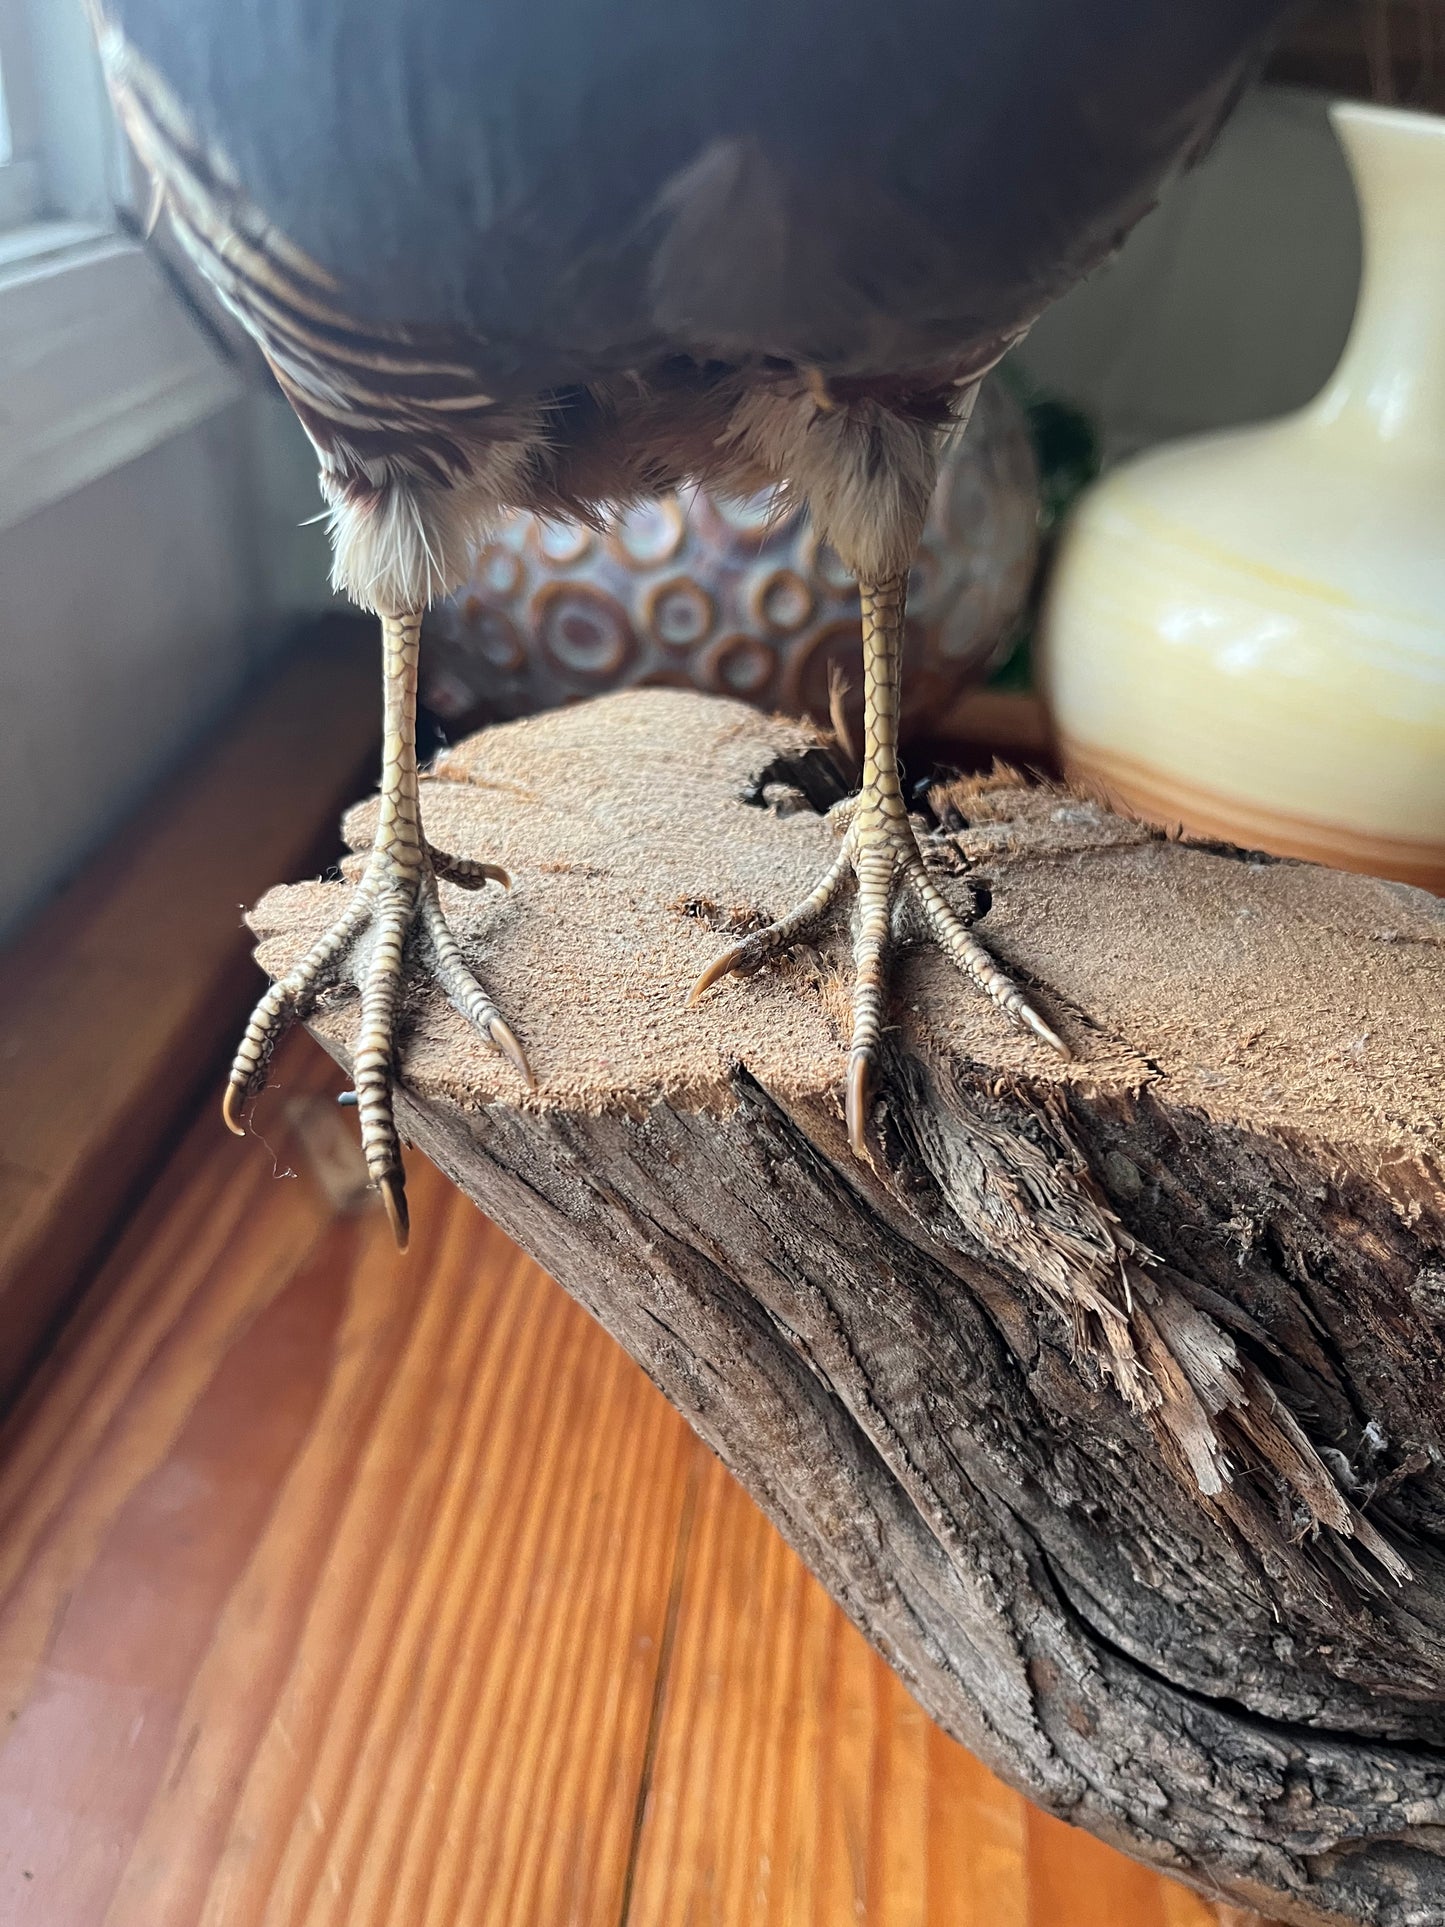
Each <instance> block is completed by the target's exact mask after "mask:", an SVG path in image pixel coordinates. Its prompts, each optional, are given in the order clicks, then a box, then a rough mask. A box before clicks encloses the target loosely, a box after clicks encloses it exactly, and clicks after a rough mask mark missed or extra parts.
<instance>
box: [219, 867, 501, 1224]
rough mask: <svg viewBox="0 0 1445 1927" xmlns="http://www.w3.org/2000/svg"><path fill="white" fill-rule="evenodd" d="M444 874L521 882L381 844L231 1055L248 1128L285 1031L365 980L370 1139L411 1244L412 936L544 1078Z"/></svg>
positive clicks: (379, 1181)
mask: <svg viewBox="0 0 1445 1927" xmlns="http://www.w3.org/2000/svg"><path fill="white" fill-rule="evenodd" d="M438 879H444V880H445V881H447V882H450V883H455V884H457V885H458V886H459V887H460V888H462V889H464V890H481V889H485V887H486V886H487V884H488V883H500V884H501V885H502V886H503V887H504V888H509V887H510V883H511V879H510V878H509V877H508V875H507V873H506V871H505V870H502V869H499V868H498V867H497V865H496V864H493V863H478V862H474V861H473V860H472V859H471V858H469V857H453V856H447V855H445V854H444V853H443V852H442V851H439V850H434V849H432V848H431V847H430V845H425V846H423V848H422V850H421V853H420V859H419V860H418V853H417V850H416V847H415V845H412V846H410V847H407V848H405V849H403V850H402V851H400V852H398V851H397V850H396V849H381V848H377V849H374V850H373V851H372V853H371V856H370V857H369V859H368V861H367V866H366V870H365V872H364V874H363V875H362V878H361V881H360V883H359V884H358V885H357V888H356V893H355V895H354V896H353V897H352V899H351V901H350V903H349V904H348V905H347V907H346V909H345V910H344V911H343V913H342V914H341V916H340V917H339V918H338V919H337V921H336V922H335V923H334V924H332V926H331V928H330V929H329V930H328V931H327V932H326V933H325V935H324V936H322V937H320V938H318V940H317V941H316V942H315V943H314V944H313V945H312V947H311V949H310V950H309V951H308V952H307V953H306V955H305V956H304V957H303V958H302V959H301V961H300V963H298V964H297V965H296V966H295V968H294V969H292V970H289V971H288V972H287V973H286V975H285V976H284V977H278V978H277V980H276V982H275V983H273V984H272V985H271V988H270V989H269V990H268V991H267V992H266V994H265V996H264V997H263V998H262V999H261V1001H260V1003H259V1004H257V1006H256V1008H255V1011H254V1012H253V1013H252V1016H251V1021H250V1023H249V1024H248V1025H247V1027H246V1034H245V1036H244V1037H243V1038H242V1040H241V1045H240V1048H239V1050H238V1051H237V1052H236V1056H235V1060H234V1062H233V1063H232V1065H231V1074H230V1079H229V1081H228V1083H227V1085H226V1095H225V1099H224V1102H223V1107H222V1108H223V1112H224V1115H225V1120H226V1123H227V1124H228V1125H229V1127H230V1128H231V1130H233V1131H234V1132H235V1133H236V1135H237V1136H238V1137H240V1136H244V1134H245V1126H244V1123H243V1121H242V1115H241V1114H242V1109H243V1107H244V1105H245V1103H246V1100H247V1098H248V1097H249V1096H250V1095H251V1093H252V1092H253V1091H254V1090H255V1089H256V1088H257V1087H258V1085H259V1084H260V1082H261V1079H262V1078H263V1076H264V1075H265V1070H266V1065H267V1063H268V1062H269V1060H270V1057H271V1053H272V1052H273V1051H274V1050H275V1048H276V1046H277V1044H278V1043H279V1042H280V1040H281V1038H282V1037H283V1035H284V1034H285V1032H286V1031H287V1030H288V1029H289V1028H290V1027H291V1025H292V1024H294V1023H299V1022H301V1021H302V1020H304V1019H305V1018H306V1017H307V1016H308V1015H309V1014H310V1012H311V1011H312V1010H313V1009H314V1007H315V1005H316V1003H317V1000H318V999H319V998H320V997H321V996H322V994H323V993H324V992H325V991H327V990H330V989H331V988H333V987H334V986H335V985H336V984H338V983H341V982H346V983H350V984H351V985H353V986H354V987H355V989H357V990H358V991H359V992H360V993H361V1020H360V1026H359V1029H358V1031H357V1036H356V1042H355V1046H354V1049H353V1072H352V1075H353V1080H354V1083H355V1087H356V1089H355V1101H356V1107H357V1110H358V1112H359V1114H360V1119H361V1148H362V1151H363V1153H364V1155H365V1158H366V1166H367V1170H368V1172H369V1173H370V1176H371V1181H372V1183H373V1184H375V1185H376V1187H377V1189H378V1190H379V1191H380V1193H381V1198H382V1202H383V1203H384V1204H385V1206H386V1213H387V1216H388V1218H390V1220H391V1227H392V1230H393V1232H394V1233H395V1235H396V1241H397V1245H398V1246H399V1248H400V1249H401V1250H403V1251H404V1250H405V1249H406V1243H407V1235H408V1228H409V1220H408V1216H407V1206H406V1178H405V1173H404V1171H403V1168H402V1160H401V1141H400V1139H399V1137H398V1135H397V1130H396V1120H395V1117H394V1115H393V1107H392V1093H393V1087H394V1084H395V1077H396V1054H397V1052H396V1028H397V1010H398V1005H399V1003H400V999H401V986H402V979H403V959H404V954H405V950H406V945H407V942H408V939H409V938H411V937H412V936H416V937H417V938H419V939H420V942H421V946H422V949H423V951H424V953H425V955H426V961H427V964H428V967H429V968H430V971H431V974H432V976H433V977H435V979H436V980H437V982H438V983H439V984H440V985H441V987H442V989H443V990H444V991H445V992H446V994H447V997H448V999H449V1000H450V1002H451V1003H452V1005H453V1006H454V1007H455V1008H456V1009H457V1010H459V1011H460V1012H461V1013H462V1015H463V1016H464V1017H468V1018H470V1019H471V1021H472V1023H473V1024H474V1025H475V1026H476V1028H477V1029H478V1030H479V1031H480V1032H481V1034H482V1035H483V1036H484V1037H485V1038H487V1039H488V1040H489V1041H490V1042H491V1043H492V1044H493V1045H494V1046H495V1048H496V1049H497V1050H499V1051H500V1052H501V1053H502V1055H503V1056H504V1057H506V1058H508V1059H509V1060H510V1061H511V1063H513V1064H514V1065H515V1066H516V1068H517V1070H518V1071H519V1073H520V1074H521V1076H522V1077H523V1078H525V1080H526V1082H527V1083H528V1085H530V1084H531V1083H532V1081H533V1079H532V1072H531V1068H530V1066H529V1065H528V1063H527V1059H526V1056H525V1054H524V1053H523V1050H522V1047H521V1045H520V1044H519V1043H518V1042H517V1039H516V1037H515V1036H514V1035H513V1033H512V1031H511V1029H510V1028H509V1026H508V1025H507V1024H506V1022H505V1021H504V1019H503V1017H502V1014H501V1012H500V1011H499V1010H498V1009H497V1007H496V1005H495V1004H494V1003H493V1002H492V1000H491V998H490V997H489V996H488V995H487V993H486V991H485V990H484V989H483V988H482V986H481V984H480V983H479V982H478V981H477V979H476V977H475V976H473V974H472V972H471V970H470V969H469V968H468V966H467V964H466V961H465V960H464V958H463V956H462V951H461V946H460V944H459V943H458V942H457V940H456V937H455V936H454V935H453V933H452V930H451V926H450V925H449V924H448V922H447V920H446V917H445V915H444V914H443V912H442V907H441V901H440V898H439V896H438V893H437V882H438Z"/></svg>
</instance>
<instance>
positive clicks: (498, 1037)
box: [487, 1017, 537, 1091]
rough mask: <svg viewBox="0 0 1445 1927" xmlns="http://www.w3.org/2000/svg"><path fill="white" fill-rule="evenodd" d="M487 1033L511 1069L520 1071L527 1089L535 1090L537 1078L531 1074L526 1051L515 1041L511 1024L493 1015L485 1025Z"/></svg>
mask: <svg viewBox="0 0 1445 1927" xmlns="http://www.w3.org/2000/svg"><path fill="white" fill-rule="evenodd" d="M487 1035H488V1037H490V1038H491V1040H492V1042H493V1043H494V1044H495V1045H496V1047H497V1049H498V1050H499V1051H500V1052H501V1053H502V1055H503V1057H505V1058H506V1060H507V1062H508V1063H509V1064H510V1065H512V1067H513V1069H514V1070H516V1071H518V1072H519V1073H520V1075H521V1077H522V1080H523V1082H524V1083H525V1084H526V1086H527V1089H528V1090H529V1091H535V1090H536V1088H537V1080H536V1078H535V1077H534V1076H533V1075H532V1066H531V1065H530V1064H529V1063H528V1062H527V1053H526V1052H525V1051H524V1050H523V1049H522V1046H521V1045H520V1044H519V1043H518V1042H517V1037H516V1033H515V1032H514V1031H513V1030H512V1028H511V1026H510V1025H508V1024H505V1023H503V1021H502V1019H501V1018H500V1017H493V1018H492V1020H491V1022H490V1023H489V1024H488V1025H487Z"/></svg>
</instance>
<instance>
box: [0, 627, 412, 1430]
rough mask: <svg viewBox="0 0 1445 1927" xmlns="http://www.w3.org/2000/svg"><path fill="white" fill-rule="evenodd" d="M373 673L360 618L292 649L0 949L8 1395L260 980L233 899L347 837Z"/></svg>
mask: <svg viewBox="0 0 1445 1927" xmlns="http://www.w3.org/2000/svg"><path fill="white" fill-rule="evenodd" d="M362 633H363V634H365V633H366V631H365V629H363V630H362ZM376 683H377V676H376V660H375V653H374V650H373V648H372V647H371V646H370V644H369V640H368V642H367V643H365V644H363V643H361V642H360V641H358V638H357V633H356V629H355V628H353V627H352V625H349V624H348V625H341V626H338V627H337V629H336V630H334V631H333V632H330V633H328V634H326V635H323V636H321V637H319V638H318V640H317V641H316V642H315V644H314V645H312V646H308V647H306V648H304V649H303V650H301V651H300V652H298V653H297V654H296V655H294V656H292V657H291V658H289V659H288V660H287V661H286V662H285V664H284V665H283V666H282V668H281V669H280V670H279V671H278V672H277V673H276V674H275V675H274V676H273V677H272V678H271V679H270V680H269V681H268V682H267V684H266V685H265V686H264V687H263V688H262V689H261V690H260V691H259V693H258V694H257V695H256V696H255V697H254V698H253V699H252V700H251V701H250V702H249V703H248V704H247V705H246V706H245V707H244V708H243V710H242V711H241V712H240V714H239V715H238V716H237V717H235V718H234V719H233V720H232V721H231V722H229V723H228V724H226V725H225V726H224V727H223V728H222V730H221V732H220V734H219V735H218V736H216V737H215V738H214V739H213V740H211V741H210V742H208V743H207V744H206V745H204V747H203V748H202V749H201V750H200V751H199V752H198V754H197V757H196V759H195V761H194V762H193V764H191V765H190V766H189V767H188V768H187V769H186V770H184V771H183V772H182V773H181V774H180V775H179V776H178V777H177V778H176V779H175V780H174V781H172V782H171V783H169V784H167V785H166V786H165V787H164V788H163V790H162V791H161V792H160V794H159V795H157V796H156V797H155V798H154V799H153V800H152V801H151V802H150V803H149V804H147V805H146V806H145V808H144V809H143V810H142V811H141V812H140V813H139V815H138V816H137V817H136V818H135V819H134V821H132V822H131V823H129V824H128V825H127V826H126V827H125V829H124V830H123V831H122V832H121V833H120V835H119V836H118V837H117V838H116V839H115V841H114V842H112V843H111V844H110V845H109V846H108V847H107V848H106V849H105V850H104V851H102V853H101V854H100V856H99V857H97V858H96V859H95V861H94V862H92V863H91V864H89V865H87V866H86V868H85V869H84V870H83V871H82V872H81V873H80V874H79V875H78V876H77V877H76V879H75V880H74V882H73V883H72V884H71V885H70V886H69V887H68V888H67V889H66V890H65V891H64V892H63V893H62V894H61V896H60V897H59V898H57V900H56V901H55V902H54V903H53V904H52V905H51V906H50V907H49V908H48V909H47V910H46V911H45V912H44V913H43V914H42V915H41V916H40V917H39V918H38V919H37V920H36V921H35V922H34V924H32V925H31V926H30V928H29V929H28V930H27V931H26V933H25V934H24V935H23V936H22V938H21V939H20V940H19V941H18V942H17V943H16V944H15V945H14V946H12V947H11V948H10V949H9V950H8V951H7V952H6V953H5V954H4V955H3V956H0V1117H3V1118H4V1121H5V1136H4V1143H5V1148H4V1150H3V1152H0V1404H3V1402H4V1400H5V1399H6V1398H7V1397H8V1396H10V1395H11V1394H12V1393H13V1391H14V1389H15V1387H16V1386H17V1384H18V1383H19V1382H20V1380H21V1379H22V1377H23V1374H24V1372H25V1369H26V1366H27V1364H28V1363H29V1362H30V1360H31V1359H32V1358H33V1356H34V1354H35V1351H36V1347H37V1345H38V1344H39V1343H40V1341H41V1339H42V1338H43V1336H44V1334H45V1333H46V1331H47V1329H48V1328H49V1327H50V1325H51V1323H52V1321H53V1320H54V1318H55V1317H56V1315H57V1313H58V1311H59V1310H60V1309H61V1308H62V1307H63V1306H64V1305H65V1304H66V1303H67V1302H68V1300H69V1299H70V1297H71V1296H72V1294H73V1292H74V1290H75V1288H76V1286H77V1283H78V1282H79V1280H80V1278H81V1277H82V1274H83V1272H84V1270H85V1267H86V1265H87V1263H88V1262H89V1261H90V1259H91V1257H92V1255H93V1254H94V1253H95V1252H96V1250H97V1249H98V1248H99V1246H100V1244H101V1242H102V1240H103V1239H104V1237H105V1234H106V1232H107V1230H108V1229H109V1227H110V1226H111V1224H112V1223H113V1222H114V1220H115V1217H116V1214H117V1212H118V1211H119V1210H120V1208H121V1207H122V1205H123V1203H124V1201H125V1200H126V1198H127V1196H128V1195H129V1193H130V1192H131V1190H132V1188H133V1187H134V1185H135V1184H136V1182H137V1180H138V1178H139V1177H140V1176H141V1174H142V1173H143V1172H144V1171H145V1170H146V1168H147V1166H148V1164H149V1163H150V1161H151V1159H152V1158H153V1156H154V1154H155V1151H156V1149H157V1146H158V1145H159V1144H160V1143H161V1142H162V1141H163V1140H164V1139H165V1137H166V1134H167V1133H168V1132H169V1131H170V1130H171V1129H172V1128H173V1127H174V1125H175V1123H176V1121H177V1120H178V1119H180V1118H181V1117H183V1116H184V1115H185V1114H186V1112H187V1110H188V1109H189V1107H190V1104H191V1102H192V1099H193V1098H194V1096H195V1093H196V1090H197V1088H198V1085H199V1083H200V1082H201V1080H202V1079H204V1078H205V1077H207V1076H208V1075H209V1074H210V1073H211V1072H212V1070H213V1068H214V1067H215V1066H216V1064H217V1060H218V1058H219V1056H220V1055H221V1054H222V1053H223V1052H224V1050H225V1049H226V1047H227V1046H226V1041H225V1040H226V1039H227V1038H228V1037H229V1033H230V1031H231V1030H232V1029H233V1028H234V1026H235V1024H236V1023H237V1022H238V1021H239V1020H240V1019H241V1017H242V1016H243V1014H244V1011H245V1008H246V1005H247V1003H248V1002H249V1001H250V999H251V998H252V997H253V996H254V995H255V994H256V974H255V971H254V970H253V969H252V968H251V966H250V964H249V963H248V961H247V957H246V942H245V935H244V931H243V929H242V926H241V915H240V912H241V906H242V905H243V904H245V903H246V902H248V901H249V900H250V898H251V897H252V896H253V895H254V894H255V892H256V891H257V890H258V889H261V888H263V887H264V886H265V885H266V884H268V883H270V882H273V881H274V880H275V879H276V878H277V877H278V876H298V875H305V874H308V873H313V872H314V871H315V870H316V869H317V868H319V867H320V866H321V865H322V864H323V863H325V862H326V861H327V860H328V859H329V857H330V855H331V854H332V852H333V851H334V850H335V849H336V848H338V847H339V844H338V843H337V839H336V836H335V822H336V817H337V814H338V812H339V810H340V808H341V805H342V804H343V802H345V801H347V800H349V798H350V797H351V796H353V795H354V794H355V792H356V790H357V788H358V787H360V786H361V785H362V784H363V783H364V782H365V780H366V776H367V774H368V769H367V766H368V764H369V762H370V760H371V758H372V756H373V754H374V746H375V742H376V739H377V734H378V726H379V707H378V703H377V688H376ZM319 724H322V725H324V726H318V725H319Z"/></svg>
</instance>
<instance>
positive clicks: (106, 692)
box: [0, 403, 274, 932]
mask: <svg viewBox="0 0 1445 1927" xmlns="http://www.w3.org/2000/svg"><path fill="white" fill-rule="evenodd" d="M248 407H249V404H248V403H242V404H239V405H233V406H232V407H230V408H227V409H225V410H223V411H222V412H221V413H219V414H217V415H213V416H211V417H210V418H209V419H208V420H206V421H203V422H201V423H200V424H199V425H197V426H195V427H193V428H191V429H188V430H187V431H186V432H185V433H184V434H181V435H178V436H176V437H174V438H172V439H171V440H169V441H166V442H163V443H162V444H161V445H160V446H159V447H157V448H154V449H152V450H151V451H150V452H149V453H148V454H145V455H142V456H140V457H139V458H138V459H137V460H135V461H132V462H129V463H127V464H126V465H125V466H124V467H122V468H118V469H115V470H113V471H112V472H111V473H110V474H108V475H105V476H103V477H102V478H101V479H100V480H99V481H95V482H91V483H90V484H88V485H87V486H86V487H84V488H81V489H79V490H77V491H76V492H75V493H74V494H72V495H69V496H66V497H65V498H63V499H62V500H60V501H57V502H53V503H51V504H50V505H49V506H48V507H46V508H43V509H41V510H39V511H38V512H37V513H35V514H34V515H32V516H30V517H29V518H28V519H27V520H25V521H23V522H20V523H17V524H16V525H15V526H14V527H12V528H9V529H6V530H5V531H3V532H0V823H3V824H4V826H5V834H4V836H3V837H0V932H3V931H4V930H5V929H6V928H8V927H13V926H14V925H15V924H16V923H17V922H19V921H20V920H21V919H23V917H24V916H25V914H26V913H27V911H29V910H30V909H32V908H33V907H34V906H35V905H36V904H37V903H38V902H39V901H40V900H41V899H42V898H43V897H44V895H45V894H46V893H47V891H48V890H49V889H50V888H51V887H53V885H54V884H55V883H56V882H57V881H58V880H59V879H60V878H61V877H63V875H64V874H65V873H66V872H67V871H68V870H70V869H71V868H73V867H74V865H75V864H76V863H77V862H78V861H79V860H80V859H82V858H83V857H84V856H86V855H87V854H89V852H90V851H91V850H92V849H93V848H94V846H95V845H96V843H97V842H98V841H100V840H101V839H102V838H103V837H104V836H105V835H106V834H107V833H108V832H109V831H110V830H111V829H113V828H114V826H115V825H116V824H117V823H118V822H119V821H120V820H121V819H122V817H123V816H124V815H125V813H126V812H127V811H128V810H129V809H130V808H131V807H133V805H134V804H135V803H136V802H137V801H138V800H139V799H140V797H141V796H142V795H143V794H144V793H145V791H146V790H147V789H148V788H150V787H151V785H152V784H153V783H154V782H155V781H156V779H157V778H158V777H159V776H160V775H161V774H163V773H164V772H165V771H166V770H167V769H168V768H169V767H170V766H171V765H173V764H174V763H175V762H176V760H177V759H178V757H179V756H180V755H181V754H182V753H183V752H184V750H185V749H186V747H187V746H188V745H190V744H191V743H192V742H193V741H194V740H195V738H196V737H197V735H198V734H199V733H200V732H201V731H202V730H203V729H204V728H205V726H206V725H207V724H208V723H209V722H210V721H212V720H213V719H214V718H215V717H216V716H217V714H218V713H219V712H220V711H221V710H222V709H223V708H224V707H225V705H226V704H227V703H228V702H229V701H230V700H231V699H232V698H233V697H234V696H235V694H236V692H237V690H238V689H239V688H240V686H241V684H242V683H243V682H244V681H245V679H246V677H247V676H248V675H249V674H250V673H251V672H252V670H253V669H254V668H255V666H256V658H257V655H258V653H259V652H260V651H261V650H263V649H264V648H265V647H267V646H268V645H270V644H271V643H272V642H273V640H274V629H273V628H272V627H271V626H269V625H267V624H265V623H264V622H261V621H258V617H259V616H260V615H261V613H262V611H263V609H264V607H265V585H264V583H263V579H262V574H261V569H260V566H259V561H258V553H257V547H256V527H255V519H254V509H253V504H252V492H251V484H250V472H251V455H250V448H249V424H248V422H247V419H246V414H247V409H248Z"/></svg>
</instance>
